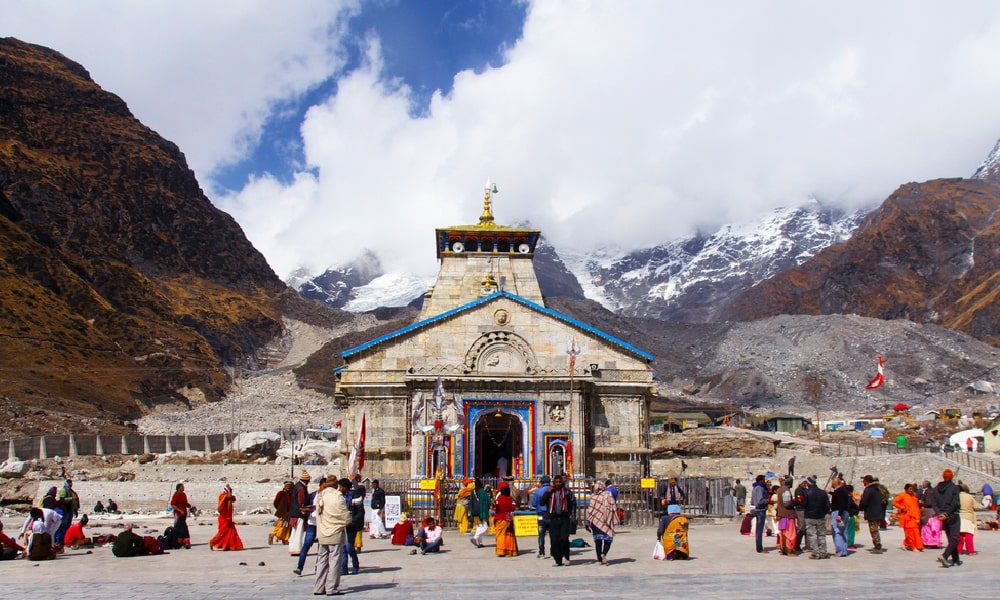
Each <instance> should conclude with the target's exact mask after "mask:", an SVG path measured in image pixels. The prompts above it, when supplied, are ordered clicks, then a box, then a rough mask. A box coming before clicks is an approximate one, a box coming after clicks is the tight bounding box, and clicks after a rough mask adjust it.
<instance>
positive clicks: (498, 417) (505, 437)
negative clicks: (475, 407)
mask: <svg viewBox="0 0 1000 600" xmlns="http://www.w3.org/2000/svg"><path fill="white" fill-rule="evenodd" d="M476 446H477V448H476V461H475V468H476V472H477V473H479V474H481V475H493V474H494V472H497V475H498V476H499V477H503V476H504V475H513V474H514V466H515V465H516V464H517V461H518V459H523V458H524V457H523V456H522V452H523V449H524V432H523V431H522V426H521V421H520V419H518V418H517V417H516V416H515V415H510V414H507V413H502V412H489V413H486V414H484V415H483V416H482V418H481V419H479V422H478V423H477V424H476ZM501 471H502V472H501Z"/></svg>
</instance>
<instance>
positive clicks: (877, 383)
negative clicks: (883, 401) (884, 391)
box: [865, 354, 885, 390]
mask: <svg viewBox="0 0 1000 600" xmlns="http://www.w3.org/2000/svg"><path fill="white" fill-rule="evenodd" d="M884 365H885V363H883V362H882V355H881V354H880V355H879V357H878V375H876V376H875V378H874V379H872V380H871V381H869V382H868V385H866V386H865V389H866V390H874V389H875V388H880V387H882V384H883V383H885V371H884V370H883V366H884Z"/></svg>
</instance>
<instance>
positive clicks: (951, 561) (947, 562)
mask: <svg viewBox="0 0 1000 600" xmlns="http://www.w3.org/2000/svg"><path fill="white" fill-rule="evenodd" d="M954 476H955V473H954V472H953V471H952V470H951V469H945V470H944V473H942V474H941V479H942V481H941V483H939V484H937V487H935V488H934V508H935V509H936V510H937V518H938V519H940V521H941V528H942V529H944V532H945V533H946V534H947V535H948V545H947V546H946V547H945V549H944V554H942V555H941V556H940V557H939V558H938V562H940V563H941V566H943V567H946V568H947V567H957V566H959V565H961V564H962V561H961V560H959V558H958V538H959V534H960V533H961V530H962V521H961V519H960V518H959V516H958V492H959V490H958V486H957V485H955V482H953V481H952V478H953V477H954Z"/></svg>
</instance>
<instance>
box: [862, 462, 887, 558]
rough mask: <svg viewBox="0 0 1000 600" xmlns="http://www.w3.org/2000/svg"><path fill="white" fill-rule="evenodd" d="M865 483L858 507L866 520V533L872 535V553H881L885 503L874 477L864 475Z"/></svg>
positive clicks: (863, 480)
mask: <svg viewBox="0 0 1000 600" xmlns="http://www.w3.org/2000/svg"><path fill="white" fill-rule="evenodd" d="M861 481H862V482H863V483H864V484H865V491H863V492H861V500H860V501H859V502H858V508H860V509H861V510H862V511H863V512H864V513H865V521H868V533H870V534H871V536H872V549H871V550H869V552H871V553H872V554H882V553H883V552H884V550H883V549H882V534H881V532H880V530H881V529H882V521H885V504H883V502H882V492H881V491H879V488H878V482H877V481H875V477H873V476H871V475H865V476H864V477H862V478H861Z"/></svg>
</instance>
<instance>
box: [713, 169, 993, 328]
mask: <svg viewBox="0 0 1000 600" xmlns="http://www.w3.org/2000/svg"><path fill="white" fill-rule="evenodd" d="M998 209H1000V186H998V185H996V184H993V183H990V182H986V181H981V180H971V179H938V180H934V181H928V182H925V183H909V184H906V185H903V186H901V187H900V188H899V189H898V190H896V191H895V192H894V193H893V194H892V195H891V196H890V197H889V198H888V199H886V201H885V202H884V203H883V205H882V206H881V207H880V208H879V209H878V210H876V211H874V212H873V213H871V214H870V215H868V216H867V217H866V218H865V220H864V222H863V223H862V224H861V227H860V228H859V229H858V231H857V232H856V233H855V234H854V236H853V237H852V238H851V239H850V240H848V241H846V242H844V243H842V244H838V245H836V246H831V247H829V248H826V249H825V250H823V251H821V252H819V253H818V254H817V255H816V256H814V257H813V258H812V259H810V260H808V261H806V262H805V263H803V264H802V265H801V266H799V267H797V268H794V269H790V270H788V271H785V272H783V273H781V274H779V275H777V276H775V277H772V278H771V279H769V280H767V281H764V282H762V283H760V284H758V285H756V286H754V287H753V288H751V289H750V290H747V291H746V292H744V293H743V294H741V295H740V296H739V297H737V298H736V299H735V300H734V301H733V303H732V304H731V305H730V306H729V307H728V309H727V310H726V311H725V316H726V318H729V319H734V320H753V319H758V318H762V317H768V316H774V315H779V314H807V315H829V314H858V315H861V316H866V317H874V318H879V319H910V320H912V321H916V322H918V323H937V324H940V325H943V326H945V327H949V328H954V329H958V330H961V331H964V332H966V333H969V334H971V335H973V336H975V337H977V338H979V339H982V340H984V341H987V342H989V343H991V344H993V345H1000V307H998V305H997V303H996V296H997V294H998V292H1000V280H998V272H1000V237H998V236H1000V222H998V221H997V211H998Z"/></svg>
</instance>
